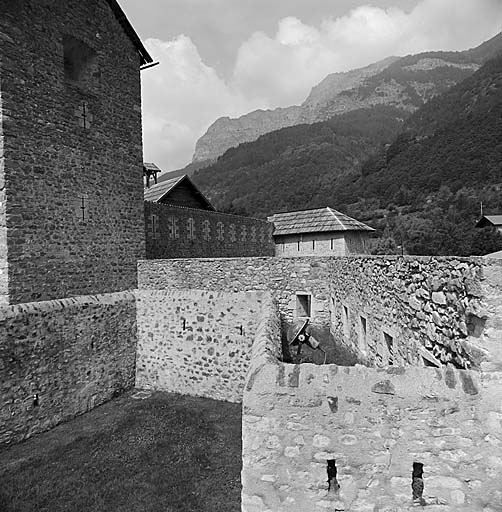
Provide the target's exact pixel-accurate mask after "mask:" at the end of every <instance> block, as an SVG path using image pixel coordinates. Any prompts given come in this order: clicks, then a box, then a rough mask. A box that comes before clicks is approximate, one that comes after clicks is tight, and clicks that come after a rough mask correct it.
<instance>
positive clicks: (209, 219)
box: [145, 201, 275, 259]
mask: <svg viewBox="0 0 502 512" xmlns="http://www.w3.org/2000/svg"><path fill="white" fill-rule="evenodd" d="M145 226H146V233H145V235H146V236H145V238H146V257H147V258H148V259H155V258H230V257H251V256H273V255H274V251H275V244H274V242H273V240H272V231H273V226H272V224H271V223H270V222H267V221H264V220H260V219H253V218H251V217H241V216H239V215H227V214H224V213H217V212H211V211H207V210H197V209H193V208H183V207H180V206H173V205H167V204H159V203H152V202H149V201H146V202H145Z"/></svg>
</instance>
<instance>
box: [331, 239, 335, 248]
mask: <svg viewBox="0 0 502 512" xmlns="http://www.w3.org/2000/svg"><path fill="white" fill-rule="evenodd" d="M334 246H335V241H334V240H333V239H331V247H330V248H331V250H333V248H334Z"/></svg>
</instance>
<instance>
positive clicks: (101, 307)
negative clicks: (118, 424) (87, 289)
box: [0, 292, 137, 445]
mask: <svg viewBox="0 0 502 512" xmlns="http://www.w3.org/2000/svg"><path fill="white" fill-rule="evenodd" d="M136 339H137V336H136V305H135V298H134V294H133V293H131V292H122V293H112V294H105V295H96V296H81V297H74V298H70V299H59V300H52V301H46V302H36V303H27V304H19V305H16V306H3V307H1V308H0V340H1V342H0V445H1V444H3V443H8V442H18V441H21V440H23V439H26V438H27V437H29V436H31V435H33V434H35V433H38V432H42V431H45V430H48V429H49V428H51V427H53V426H55V425H57V424H58V423H60V422H61V421H63V420H67V419H70V418H73V417H74V416H76V415H78V414H81V413H84V412H86V411H89V410H91V409H92V408H94V407H96V406H97V405H100V404H102V403H104V402H106V401H108V400H110V399H111V398H112V397H113V396H117V395H118V394H120V393H121V392H123V391H124V390H125V389H128V388H130V387H132V386H133V385H134V372H135V352H136Z"/></svg>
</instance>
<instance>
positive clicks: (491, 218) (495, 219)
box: [484, 215, 502, 226]
mask: <svg viewBox="0 0 502 512" xmlns="http://www.w3.org/2000/svg"><path fill="white" fill-rule="evenodd" d="M484 218H485V219H486V220H487V221H488V222H491V223H492V224H493V225H494V226H502V215H485V216H484Z"/></svg>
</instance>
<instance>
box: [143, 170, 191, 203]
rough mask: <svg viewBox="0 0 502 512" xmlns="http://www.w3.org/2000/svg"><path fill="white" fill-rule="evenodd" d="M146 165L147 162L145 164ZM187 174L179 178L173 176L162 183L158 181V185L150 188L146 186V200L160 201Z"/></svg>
mask: <svg viewBox="0 0 502 512" xmlns="http://www.w3.org/2000/svg"><path fill="white" fill-rule="evenodd" d="M145 165H146V164H145ZM184 177H185V176H180V177H179V178H173V179H172V180H167V181H163V182H161V183H157V185H153V186H151V187H150V188H145V192H144V198H145V201H153V202H157V201H160V200H161V199H162V198H163V197H164V196H165V195H166V194H169V192H171V190H172V189H173V188H174V187H175V186H176V185H177V184H178V183H179V182H180V181H181V180H182V179H183V178H184Z"/></svg>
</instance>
